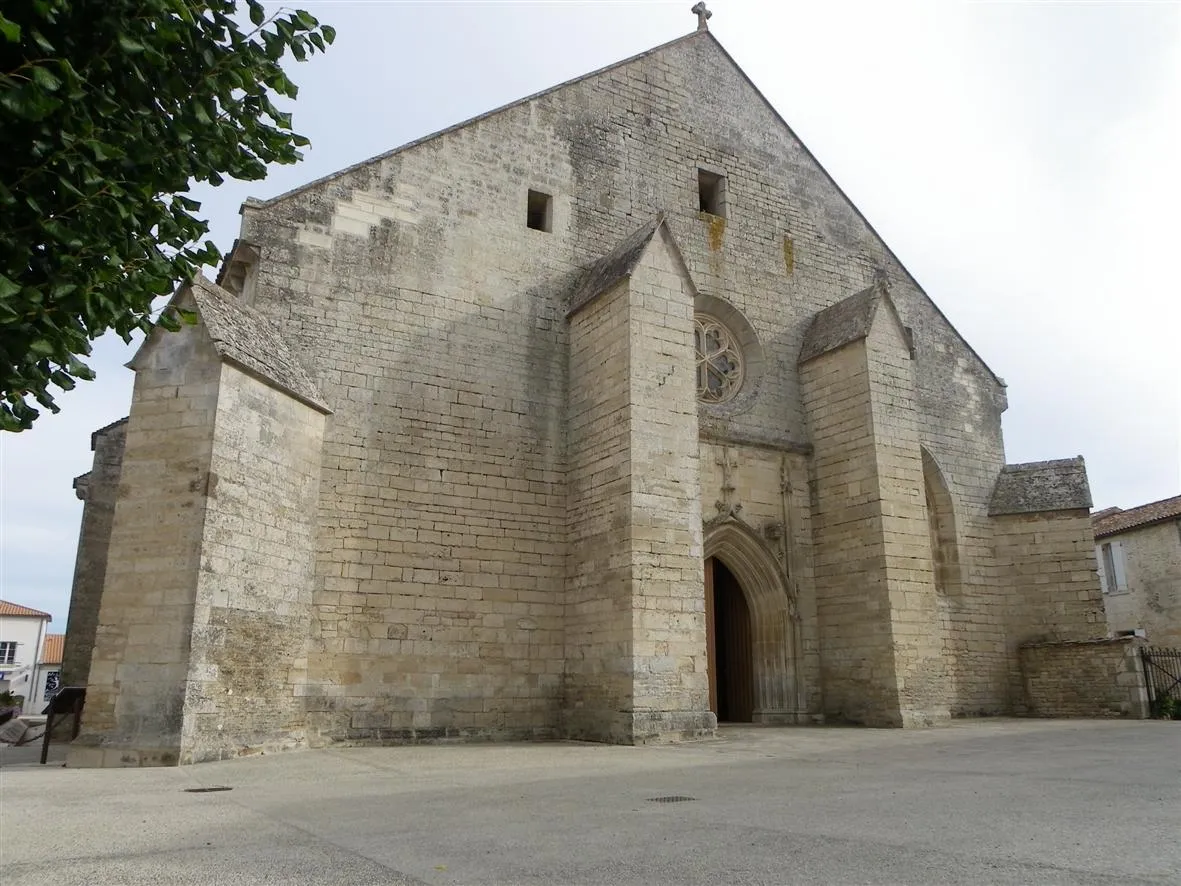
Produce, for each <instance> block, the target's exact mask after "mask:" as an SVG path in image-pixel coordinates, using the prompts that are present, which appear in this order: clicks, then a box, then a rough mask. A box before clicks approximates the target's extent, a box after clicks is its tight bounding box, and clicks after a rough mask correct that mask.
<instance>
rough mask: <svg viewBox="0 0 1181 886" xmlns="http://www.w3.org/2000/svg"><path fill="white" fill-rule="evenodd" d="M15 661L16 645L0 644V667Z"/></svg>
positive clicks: (10, 643)
mask: <svg viewBox="0 0 1181 886" xmlns="http://www.w3.org/2000/svg"><path fill="white" fill-rule="evenodd" d="M15 661H16V643H13V642H5V643H0V665H8V664H12V663H13V662H15Z"/></svg>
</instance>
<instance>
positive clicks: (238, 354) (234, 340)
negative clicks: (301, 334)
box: [189, 276, 332, 413]
mask: <svg viewBox="0 0 1181 886" xmlns="http://www.w3.org/2000/svg"><path fill="white" fill-rule="evenodd" d="M189 291H190V293H191V294H192V296H193V300H194V301H195V302H196V305H197V310H198V312H199V313H200V314H201V319H202V320H203V321H204V322H205V328H206V329H207V330H208V331H209V337H210V338H211V339H213V346H214V347H215V348H216V349H217V352H218V354H220V355H221V357H222V359H223V360H228V361H230V362H231V363H236V364H237V365H238V366H240V367H241V368H243V369H245V370H246V371H247V372H249V373H250V374H252V375H255V376H257V377H258V378H259V379H260V380H261V381H265V382H268V383H270V384H272V385H274V386H276V387H278V388H279V389H280V390H283V391H284V392H286V393H289V394H291V395H292V396H294V397H295V398H296V399H297V400H302V401H303V402H304V403H306V404H307V405H309V406H311V407H313V408H314V409H317V410H318V411H320V412H325V413H328V412H331V411H332V410H331V409H330V408H329V407H328V404H327V403H325V402H324V397H323V396H322V395H321V394H320V391H319V390H318V389H317V388H316V384H315V382H313V381H312V379H311V376H309V375H308V373H307V371H306V370H305V369H304V368H303V366H302V365H301V364H300V362H299V361H298V360H297V359H296V358H295V355H294V354H293V353H292V352H291V349H290V348H289V347H288V346H287V343H286V342H285V341H284V340H283V336H281V335H280V334H279V331H278V330H277V329H275V327H274V326H272V325H271V323H270V321H269V320H267V318H266V317H264V316H263V315H262V314H260V313H259V312H258V311H256V310H254V309H253V308H250V307H247V306H246V305H244V304H242V303H241V302H240V301H238V299H237V298H235V297H234V296H233V295H231V294H230V293H229V292H227V291H226V290H224V289H222V288H221V287H220V286H218V285H217V284H216V283H213V282H211V281H210V280H208V279H206V278H205V277H203V276H198V277H197V278H196V279H195V280H194V281H193V282H192V283H191V284H190V286H189Z"/></svg>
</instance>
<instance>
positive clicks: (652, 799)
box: [648, 796, 697, 803]
mask: <svg viewBox="0 0 1181 886" xmlns="http://www.w3.org/2000/svg"><path fill="white" fill-rule="evenodd" d="M696 799H697V798H696V797H679V796H672V797H649V798H648V802H649V803H689V802H692V801H694V800H696Z"/></svg>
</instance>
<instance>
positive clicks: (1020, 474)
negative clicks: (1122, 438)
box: [988, 455, 1091, 517]
mask: <svg viewBox="0 0 1181 886" xmlns="http://www.w3.org/2000/svg"><path fill="white" fill-rule="evenodd" d="M1090 507H1091V487H1090V484H1089V483H1088V482H1087V465H1086V462H1084V461H1083V457H1082V456H1081V455H1080V456H1078V457H1077V458H1063V459H1057V460H1055V461H1032V462H1027V463H1025V464H1019V465H1005V466H1004V467H1003V468H1001V472H1000V475H999V476H998V477H997V478H996V485H995V486H994V487H993V490H992V500H991V501H990V502H989V504H988V515H989V516H990V517H1000V516H1005V515H1010V514H1038V513H1043V512H1046V511H1073V510H1078V509H1081V508H1087V509H1089V508H1090Z"/></svg>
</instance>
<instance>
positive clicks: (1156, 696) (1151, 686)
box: [1140, 647, 1181, 720]
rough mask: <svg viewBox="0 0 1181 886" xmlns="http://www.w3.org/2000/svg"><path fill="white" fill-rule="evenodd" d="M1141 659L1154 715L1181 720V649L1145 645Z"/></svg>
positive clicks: (1150, 706) (1149, 702)
mask: <svg viewBox="0 0 1181 886" xmlns="http://www.w3.org/2000/svg"><path fill="white" fill-rule="evenodd" d="M1140 660H1141V661H1142V662H1143V663H1144V683H1145V685H1146V686H1147V687H1148V705H1149V710H1150V711H1151V712H1152V716H1153V717H1163V718H1165V719H1169V720H1181V649H1163V648H1159V647H1145V648H1144V649H1141V650H1140Z"/></svg>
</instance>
